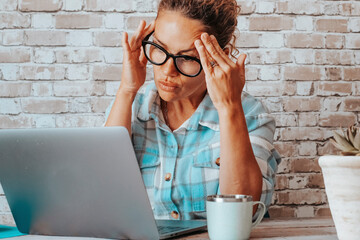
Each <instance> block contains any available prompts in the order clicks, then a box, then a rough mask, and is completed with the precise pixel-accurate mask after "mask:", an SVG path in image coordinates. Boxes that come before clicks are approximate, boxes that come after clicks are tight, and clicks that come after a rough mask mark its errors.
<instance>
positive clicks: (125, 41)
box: [121, 32, 131, 57]
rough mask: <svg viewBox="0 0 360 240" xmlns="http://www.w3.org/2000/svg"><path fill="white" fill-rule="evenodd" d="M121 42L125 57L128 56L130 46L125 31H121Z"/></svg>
mask: <svg viewBox="0 0 360 240" xmlns="http://www.w3.org/2000/svg"><path fill="white" fill-rule="evenodd" d="M121 44H122V47H123V49H124V55H125V57H129V55H130V54H131V48H130V45H129V41H128V33H127V32H123V35H122V40H121Z"/></svg>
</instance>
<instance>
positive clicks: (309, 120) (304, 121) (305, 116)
mask: <svg viewBox="0 0 360 240" xmlns="http://www.w3.org/2000/svg"><path fill="white" fill-rule="evenodd" d="M318 115H319V114H317V113H311V112H310V113H309V112H302V113H299V127H314V126H316V125H317V124H318V119H319V116H318Z"/></svg>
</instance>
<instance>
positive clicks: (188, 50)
mask: <svg viewBox="0 0 360 240" xmlns="http://www.w3.org/2000/svg"><path fill="white" fill-rule="evenodd" d="M154 40H156V41H157V42H159V43H160V45H162V46H163V47H164V48H168V47H167V46H166V44H165V43H162V42H161V41H160V40H159V39H157V38H156V37H155V36H154ZM194 50H196V48H195V47H193V48H190V49H186V50H181V51H179V52H178V53H176V55H178V54H179V53H185V52H191V51H194Z"/></svg>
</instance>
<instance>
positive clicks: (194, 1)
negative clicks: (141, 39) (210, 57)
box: [158, 0, 240, 57]
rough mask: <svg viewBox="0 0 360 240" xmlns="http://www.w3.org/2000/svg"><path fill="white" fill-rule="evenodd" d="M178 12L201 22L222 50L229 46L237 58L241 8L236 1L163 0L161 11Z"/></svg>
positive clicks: (160, 3)
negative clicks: (236, 43)
mask: <svg viewBox="0 0 360 240" xmlns="http://www.w3.org/2000/svg"><path fill="white" fill-rule="evenodd" d="M164 10H168V11H177V12H180V13H182V14H183V15H184V16H185V17H188V18H191V19H196V20H200V21H201V22H202V23H203V24H204V26H205V28H206V29H205V31H206V32H208V33H209V34H213V35H214V36H215V37H216V39H217V40H218V42H219V45H220V47H221V48H223V49H224V48H225V47H226V46H229V50H230V54H231V56H232V57H235V55H236V54H238V53H239V51H238V50H237V49H236V47H235V41H236V36H235V30H236V26H237V16H238V15H239V14H240V6H239V5H238V4H237V2H236V0H161V1H160V2H159V7H158V16H159V13H160V12H161V11H164Z"/></svg>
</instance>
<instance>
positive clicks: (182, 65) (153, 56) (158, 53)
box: [142, 32, 202, 77]
mask: <svg viewBox="0 0 360 240" xmlns="http://www.w3.org/2000/svg"><path fill="white" fill-rule="evenodd" d="M153 33H154V32H152V33H150V34H149V35H147V36H146V37H145V38H144V40H143V41H142V46H143V49H144V53H145V57H146V58H147V60H149V62H151V63H152V64H154V65H163V64H164V63H165V62H166V61H167V60H168V59H169V58H170V57H171V58H172V59H173V60H174V64H175V68H176V70H178V71H179V73H181V74H182V75H185V76H187V77H196V76H197V75H199V74H200V72H201V70H202V66H201V62H200V60H199V59H198V58H196V57H192V56H187V55H173V54H171V53H168V52H167V51H166V50H165V49H164V48H163V47H161V46H160V45H158V44H156V43H154V42H152V41H148V40H149V38H150V36H151V34H153Z"/></svg>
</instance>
